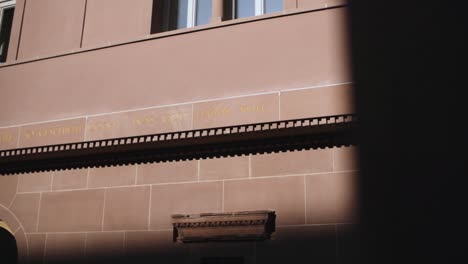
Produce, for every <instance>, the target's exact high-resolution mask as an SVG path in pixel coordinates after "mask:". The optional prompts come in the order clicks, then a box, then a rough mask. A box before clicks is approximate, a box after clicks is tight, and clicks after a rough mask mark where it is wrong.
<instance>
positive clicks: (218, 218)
mask: <svg viewBox="0 0 468 264" xmlns="http://www.w3.org/2000/svg"><path fill="white" fill-rule="evenodd" d="M275 218H276V214H275V212H274V211H269V210H265V211H244V212H231V213H204V214H192V215H182V214H176V215H172V225H173V227H174V236H173V240H174V242H184V243H187V242H209V241H252V240H257V241H258V240H266V239H270V238H271V234H272V233H273V232H274V231H275Z"/></svg>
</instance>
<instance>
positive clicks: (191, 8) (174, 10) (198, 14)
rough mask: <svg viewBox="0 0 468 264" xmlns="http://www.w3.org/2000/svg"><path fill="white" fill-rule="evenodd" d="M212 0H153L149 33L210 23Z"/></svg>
mask: <svg viewBox="0 0 468 264" xmlns="http://www.w3.org/2000/svg"><path fill="white" fill-rule="evenodd" d="M211 2H212V0H153V14H152V20H151V34H153V33H158V32H164V31H169V30H174V29H179V28H189V27H194V26H200V25H205V24H208V23H210V19H211V8H212V7H211Z"/></svg>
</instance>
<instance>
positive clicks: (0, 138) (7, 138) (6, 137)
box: [0, 134, 13, 144]
mask: <svg viewBox="0 0 468 264" xmlns="http://www.w3.org/2000/svg"><path fill="white" fill-rule="evenodd" d="M11 141H13V135H12V134H0V144H2V143H9V142H11Z"/></svg>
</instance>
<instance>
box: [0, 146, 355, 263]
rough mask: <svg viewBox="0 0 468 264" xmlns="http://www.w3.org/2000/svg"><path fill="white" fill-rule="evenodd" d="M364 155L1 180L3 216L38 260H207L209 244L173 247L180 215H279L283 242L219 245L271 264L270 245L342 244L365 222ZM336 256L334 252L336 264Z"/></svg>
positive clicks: (290, 155) (326, 153)
mask: <svg viewBox="0 0 468 264" xmlns="http://www.w3.org/2000/svg"><path fill="white" fill-rule="evenodd" d="M354 151H355V148H354V147H344V148H334V149H322V150H309V151H299V152H286V153H280V154H278V153H277V154H263V155H249V156H242V157H231V158H216V159H206V160H192V161H185V162H167V163H154V164H145V165H132V166H124V167H110V168H91V169H82V170H71V171H56V172H45V173H35V174H21V175H16V176H7V177H1V178H0V184H1V185H0V186H1V189H2V193H4V192H5V191H6V190H11V189H16V192H10V193H9V194H3V195H2V196H4V197H2V208H3V209H2V210H3V211H2V212H1V213H0V217H2V218H4V217H5V213H4V212H11V214H12V215H14V218H15V219H16V218H17V219H18V221H14V224H10V222H9V224H10V225H11V227H12V229H15V230H17V232H19V233H18V234H22V232H24V234H25V236H26V239H28V241H30V242H29V256H30V257H31V258H33V259H36V258H40V259H41V260H42V259H43V258H44V259H45V260H53V259H54V258H58V257H60V254H63V256H68V255H69V254H71V253H72V255H73V256H75V255H76V256H77V257H80V258H81V257H83V258H84V257H90V258H91V257H93V256H94V255H95V254H105V253H106V252H112V254H125V252H126V253H129V254H130V253H134V250H143V249H147V250H158V249H161V248H160V247H163V248H166V247H167V248H168V249H170V250H180V251H181V253H180V254H179V253H178V254H177V255H178V256H177V257H187V258H190V256H189V255H186V256H185V255H184V254H187V252H186V251H190V252H192V253H193V252H198V253H197V254H202V253H200V251H199V247H202V248H203V247H208V246H206V245H178V244H173V243H172V226H171V224H170V215H171V214H176V213H184V214H185V213H203V212H230V211H245V210H261V209H271V210H275V211H276V213H277V221H276V223H277V231H276V234H275V240H274V241H271V242H258V243H249V242H248V243H238V244H236V246H235V247H234V246H233V245H231V244H227V245H225V246H221V245H218V247H222V248H224V249H226V250H227V249H231V248H232V247H234V248H237V247H240V249H239V250H240V251H237V249H236V250H235V251H234V252H235V253H232V254H234V255H235V254H241V255H242V256H244V254H247V255H246V256H247V257H252V258H255V259H257V260H258V261H260V262H257V263H263V262H262V260H263V259H264V258H265V259H268V258H270V257H271V254H273V255H274V254H275V253H274V252H270V251H269V250H271V249H268V246H267V245H271V246H272V247H274V245H276V244H281V243H285V241H283V239H286V238H287V237H288V236H289V237H290V238H291V239H293V240H294V239H296V238H295V236H294V235H299V236H303V235H304V236H305V234H304V233H303V232H306V233H307V232H312V233H315V232H325V236H329V235H331V236H336V235H338V233H337V230H339V229H340V228H345V227H346V226H347V225H348V224H350V223H353V222H354V221H355V219H354V216H353V214H354V213H355V210H356V207H355V201H356V200H355V198H356V197H355V188H354V180H355V177H356V166H355V163H354V162H353V152H354ZM8 220H9V219H6V221H8ZM20 226H21V227H20ZM283 237H284V238H283ZM305 237H307V236H305ZM303 239H304V238H303ZM310 239H318V238H316V237H313V236H312V237H310ZM153 243H154V244H153ZM254 247H258V248H260V250H259V251H257V252H254V251H252V250H253V248H254ZM336 247H337V244H336V241H335V240H334V239H333V241H331V242H330V244H329V245H328V246H327V247H326V249H327V250H328V251H327V252H335V250H336ZM262 248H264V251H265V252H262V250H261V249H262ZM23 250H26V249H24V248H23V249H21V250H20V251H22V252H21V254H22V255H26V254H28V253H26V252H24V251H23ZM163 251H164V250H163ZM250 251H252V252H250ZM184 252H185V253H184ZM248 252H250V253H248ZM292 252H296V253H303V254H305V253H304V252H301V251H300V250H299V249H297V251H296V250H293V251H292ZM292 252H287V251H284V252H283V254H285V255H288V254H291V253H292ZM319 253H320V254H322V253H323V252H317V254H319ZM57 254H58V255H57ZM335 257H336V256H335V254H332V255H327V254H326V259H329V260H330V261H332V260H334V259H335ZM192 260H193V256H192ZM194 261H195V260H194ZM249 263H255V262H249ZM327 263H328V262H327Z"/></svg>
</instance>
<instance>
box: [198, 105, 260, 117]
mask: <svg viewBox="0 0 468 264" xmlns="http://www.w3.org/2000/svg"><path fill="white" fill-rule="evenodd" d="M233 109H234V110H233ZM265 112H266V109H265V105H264V104H245V105H240V106H239V107H237V108H231V107H214V108H210V109H208V110H203V111H199V112H197V113H195V116H194V117H195V118H197V119H213V118H224V117H227V116H229V115H232V114H236V113H242V114H257V113H265Z"/></svg>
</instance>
